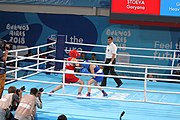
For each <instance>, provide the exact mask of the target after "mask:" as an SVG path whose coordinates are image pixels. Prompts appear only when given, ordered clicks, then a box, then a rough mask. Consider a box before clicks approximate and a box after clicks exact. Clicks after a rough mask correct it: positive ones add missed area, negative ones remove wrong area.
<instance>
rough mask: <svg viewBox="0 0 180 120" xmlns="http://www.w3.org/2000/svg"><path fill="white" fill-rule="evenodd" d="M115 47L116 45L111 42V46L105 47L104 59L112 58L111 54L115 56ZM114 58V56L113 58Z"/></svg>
mask: <svg viewBox="0 0 180 120" xmlns="http://www.w3.org/2000/svg"><path fill="white" fill-rule="evenodd" d="M116 51H117V47H116V45H115V44H114V43H113V42H112V43H111V44H109V45H107V47H106V59H110V58H112V55H113V54H116ZM115 58H116V56H115Z"/></svg>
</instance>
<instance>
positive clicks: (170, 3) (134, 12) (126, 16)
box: [110, 0, 180, 27]
mask: <svg viewBox="0 0 180 120" xmlns="http://www.w3.org/2000/svg"><path fill="white" fill-rule="evenodd" d="M110 21H111V22H113V21H114V23H116V22H119V23H125V24H140V25H155V26H170V27H180V0H111V15H110Z"/></svg>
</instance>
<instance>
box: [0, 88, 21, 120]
mask: <svg viewBox="0 0 180 120" xmlns="http://www.w3.org/2000/svg"><path fill="white" fill-rule="evenodd" d="M17 91H18V95H19V96H18V95H17ZM20 96H22V90H17V89H16V87H15V86H10V87H9V88H8V94H5V95H4V96H3V97H2V98H1V99H0V120H12V119H13V118H14V116H13V115H12V113H11V111H12V110H14V108H16V107H17V105H18V104H19V102H20V99H21V97H20Z"/></svg>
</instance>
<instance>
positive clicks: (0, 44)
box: [0, 39, 13, 51]
mask: <svg viewBox="0 0 180 120" xmlns="http://www.w3.org/2000/svg"><path fill="white" fill-rule="evenodd" d="M12 47H13V44H12V42H8V41H6V40H3V39H0V49H1V50H3V51H5V50H6V49H7V50H12Z"/></svg>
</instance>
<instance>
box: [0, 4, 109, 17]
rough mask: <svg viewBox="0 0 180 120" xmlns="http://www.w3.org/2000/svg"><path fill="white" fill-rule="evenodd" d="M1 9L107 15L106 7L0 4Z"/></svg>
mask: <svg viewBox="0 0 180 120" xmlns="http://www.w3.org/2000/svg"><path fill="white" fill-rule="evenodd" d="M0 10H1V11H8V12H34V13H53V14H76V15H97V16H109V13H110V11H109V9H108V8H96V7H68V6H53V5H25V4H0Z"/></svg>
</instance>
